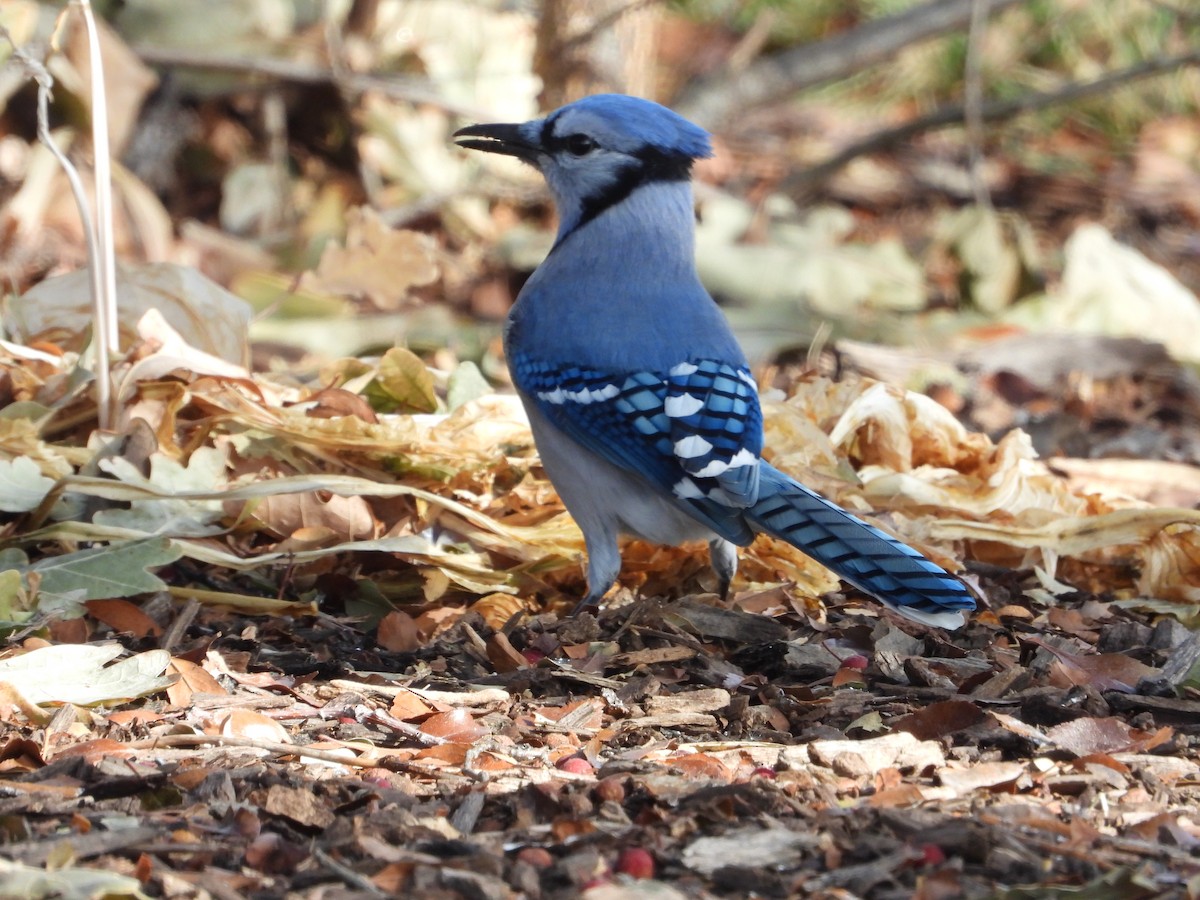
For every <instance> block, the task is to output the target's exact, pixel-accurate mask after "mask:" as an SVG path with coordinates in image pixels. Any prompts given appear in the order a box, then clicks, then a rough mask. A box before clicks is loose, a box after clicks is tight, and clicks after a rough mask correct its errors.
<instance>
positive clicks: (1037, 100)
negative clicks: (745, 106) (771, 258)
mask: <svg viewBox="0 0 1200 900" xmlns="http://www.w3.org/2000/svg"><path fill="white" fill-rule="evenodd" d="M1197 64H1200V50H1196V51H1192V52H1191V53H1183V54H1180V55H1178V56H1167V57H1163V58H1161V59H1148V60H1146V61H1145V62H1141V63H1138V64H1137V65H1136V66H1130V67H1129V68H1127V69H1120V70H1119V71H1116V72H1110V73H1109V74H1107V75H1102V76H1101V77H1100V78H1097V79H1095V80H1093V81H1083V82H1073V83H1071V84H1068V85H1067V86H1066V87H1062V88H1059V89H1058V90H1055V91H1045V92H1035V93H1031V94H1026V95H1025V96H1024V97H1020V98H1018V99H1016V100H1006V101H1003V102H995V103H985V104H984V105H983V106H982V108H981V109H980V111H979V113H980V118H981V119H982V120H983V121H985V122H993V121H996V120H999V119H1010V118H1013V117H1014V116H1018V115H1022V114H1024V113H1030V112H1036V111H1038V110H1040V109H1045V108H1046V107H1049V106H1057V105H1060V104H1063V103H1070V102H1072V101H1075V100H1082V99H1083V98H1085V97H1090V96H1092V95H1094V94H1102V93H1104V92H1105V91H1108V90H1111V89H1112V88H1114V87H1118V86H1119V85H1123V84H1128V83H1129V82H1133V81H1137V80H1139V79H1142V78H1149V77H1150V76H1152V75H1161V74H1163V73H1164V72H1170V71H1172V70H1174V69H1180V68H1183V67H1185V66H1194V65H1197ZM964 115H965V112H964V110H963V107H962V106H961V105H958V104H956V105H954V106H946V107H943V108H942V109H939V110H937V111H936V112H933V113H930V114H929V115H928V116H922V117H921V118H919V119H914V120H912V121H910V122H905V123H904V124H903V125H897V126H896V127H895V128H888V129H885V130H883V131H877V132H875V133H874V134H872V135H869V136H868V137H866V138H864V139H863V140H861V141H857V142H856V143H853V144H851V145H850V146H848V147H846V148H845V149H843V150H842V151H841V152H839V153H837V154H835V155H834V156H832V157H830V158H829V159H827V160H825V161H824V162H822V163H818V164H817V165H815V166H811V167H809V168H807V169H805V170H803V171H801V172H797V173H796V174H794V175H791V176H789V177H788V178H786V179H784V181H783V183H782V185H781V186H780V187H781V189H782V190H783V191H785V192H789V193H790V192H798V191H802V190H804V189H806V188H808V187H810V186H811V185H813V184H816V183H819V182H821V181H824V180H825V179H827V178H828V177H829V176H830V175H832V174H833V173H834V172H836V171H837V170H838V169H840V168H842V166H844V165H846V164H847V163H849V162H850V161H851V160H854V159H857V158H858V157H860V156H864V155H866V154H869V153H876V152H878V151H880V150H884V149H886V148H888V147H891V146H892V145H894V144H898V143H900V142H902V141H906V140H908V139H909V138H911V137H914V136H915V135H918V134H922V133H924V132H926V131H934V130H936V129H938V128H945V127H946V126H948V125H957V124H958V123H960V122H961V121H962V120H963V117H964Z"/></svg>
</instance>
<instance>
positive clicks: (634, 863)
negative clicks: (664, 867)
mask: <svg viewBox="0 0 1200 900" xmlns="http://www.w3.org/2000/svg"><path fill="white" fill-rule="evenodd" d="M616 871H617V872H619V873H621V874H622V875H628V876H629V877H630V878H653V877H654V857H653V856H651V855H650V851H648V850H643V849H642V848H641V847H626V848H625V849H624V850H622V851H621V855H620V856H618V857H617V865H616Z"/></svg>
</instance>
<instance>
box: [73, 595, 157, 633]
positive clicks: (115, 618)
mask: <svg viewBox="0 0 1200 900" xmlns="http://www.w3.org/2000/svg"><path fill="white" fill-rule="evenodd" d="M83 605H84V606H86V607H87V611H88V612H89V613H90V614H91V616H92V618H94V619H96V620H97V621H99V622H103V623H104V624H105V625H107V626H108V627H109V628H111V629H113V631H117V632H120V633H122V634H131V635H133V636H134V637H135V638H144V637H146V636H147V635H150V634H152V635H154V636H155V637H157V636H158V635H160V634H162V629H161V628H160V627H159V626H158V623H157V622H155V621H154V620H153V619H151V618H150V617H149V616H148V615H146V614H145V613H144V612H142V610H141V609H140V608H139V607H138V606H135V605H134V604H133V603H130V602H129V601H128V600H88V601H87V602H85V603H84V604H83Z"/></svg>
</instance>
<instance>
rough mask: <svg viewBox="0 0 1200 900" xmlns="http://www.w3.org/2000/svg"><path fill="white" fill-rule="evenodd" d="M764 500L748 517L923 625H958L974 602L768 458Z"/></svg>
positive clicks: (955, 583)
mask: <svg viewBox="0 0 1200 900" xmlns="http://www.w3.org/2000/svg"><path fill="white" fill-rule="evenodd" d="M759 470H760V471H759V477H760V481H761V483H760V487H759V499H758V502H757V503H756V504H754V506H753V507H751V508H750V509H748V510H746V512H745V516H746V518H747V519H748V520H749V521H750V522H751V523H752V524H753V525H754V526H755V527H756V528H757V529H758V530H760V531H765V532H766V533H767V534H770V535H772V536H774V537H777V538H779V539H780V540H784V541H787V542H788V543H789V544H791V545H792V546H794V547H796V548H797V549H799V550H802V551H803V552H804V553H806V554H808V555H809V556H811V557H812V558H813V559H815V560H816V561H817V562H819V563H821V564H822V565H823V566H826V567H827V568H829V569H830V570H832V571H833V572H834V573H835V574H836V575H837V576H838V577H839V578H842V579H844V580H846V581H848V582H850V584H852V585H854V586H855V587H856V588H858V589H859V590H860V591H863V592H864V593H867V594H870V595H871V596H872V597H874V598H875V599H876V600H878V601H879V602H880V603H883V604H884V605H885V606H889V607H891V608H892V609H894V610H895V611H896V612H898V613H900V614H901V615H904V616H907V617H908V618H910V619H913V620H915V621H917V622H923V623H925V624H926V625H936V626H938V627H940V628H949V629H955V628H959V627H961V626H962V625H963V623H964V622H965V621H966V619H965V615H964V611H970V610H973V609H974V608H975V600H974V598H973V597H972V596H971V595H970V594H969V593H968V592H967V589H966V587H964V586H963V584H962V582H961V581H959V580H958V579H957V578H955V577H954V576H953V575H950V574H948V573H947V572H946V571H945V570H943V569H942V568H941V567H940V566H937V565H935V564H934V563H932V562H930V561H929V560H927V559H926V558H925V557H924V556H922V555H921V554H920V553H918V552H917V551H916V550H914V549H913V548H912V547H909V546H908V545H907V544H903V543H901V542H900V541H898V540H896V539H895V538H894V537H891V536H890V535H888V534H884V533H883V532H882V531H880V530H879V529H878V528H875V527H874V526H872V525H868V524H867V523H866V522H863V521H861V520H860V519H856V518H855V517H854V516H852V515H850V513H848V512H846V511H845V510H844V509H842V508H841V507H839V506H837V505H836V504H833V503H830V502H829V501H828V500H826V499H825V498H824V497H822V496H821V495H820V494H817V493H814V492H813V491H810V490H809V489H808V488H806V487H805V486H804V485H802V484H800V483H799V482H796V481H793V480H792V479H791V478H788V477H787V476H786V475H784V474H783V473H782V472H780V471H779V470H778V469H775V468H773V467H771V466H769V465H767V464H766V463H761V464H760V465H759Z"/></svg>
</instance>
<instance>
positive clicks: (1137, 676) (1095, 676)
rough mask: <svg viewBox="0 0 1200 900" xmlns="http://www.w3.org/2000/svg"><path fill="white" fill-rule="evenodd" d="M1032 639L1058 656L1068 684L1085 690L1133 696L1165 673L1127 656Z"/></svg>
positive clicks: (1031, 639)
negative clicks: (1147, 681)
mask: <svg viewBox="0 0 1200 900" xmlns="http://www.w3.org/2000/svg"><path fill="white" fill-rule="evenodd" d="M1028 640H1029V642H1030V643H1031V644H1036V645H1037V646H1039V647H1042V648H1043V649H1045V650H1048V651H1050V653H1052V654H1053V655H1054V656H1055V657H1056V659H1057V660H1058V663H1059V668H1058V671H1059V672H1060V673H1061V674H1062V675H1063V676H1064V677H1065V678H1066V679H1067V681H1068V684H1073V685H1079V686H1081V687H1084V686H1089V685H1090V686H1091V687H1094V688H1096V689H1097V690H1100V691H1121V692H1122V693H1125V694H1132V693H1134V691H1135V689H1136V688H1137V684H1138V682H1139V681H1141V680H1142V679H1143V678H1153V677H1154V676H1156V675H1159V674H1160V673H1161V672H1162V670H1161V669H1156V668H1154V667H1153V666H1148V665H1146V664H1145V663H1142V662H1138V661H1137V660H1136V659H1134V658H1133V657H1131V656H1126V655H1125V654H1123V653H1098V654H1095V655H1083V654H1078V653H1071V652H1070V651H1069V650H1064V649H1062V648H1061V647H1054V646H1052V645H1050V644H1048V643H1046V642H1045V641H1043V640H1042V639H1041V638H1038V637H1030V638H1028Z"/></svg>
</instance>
